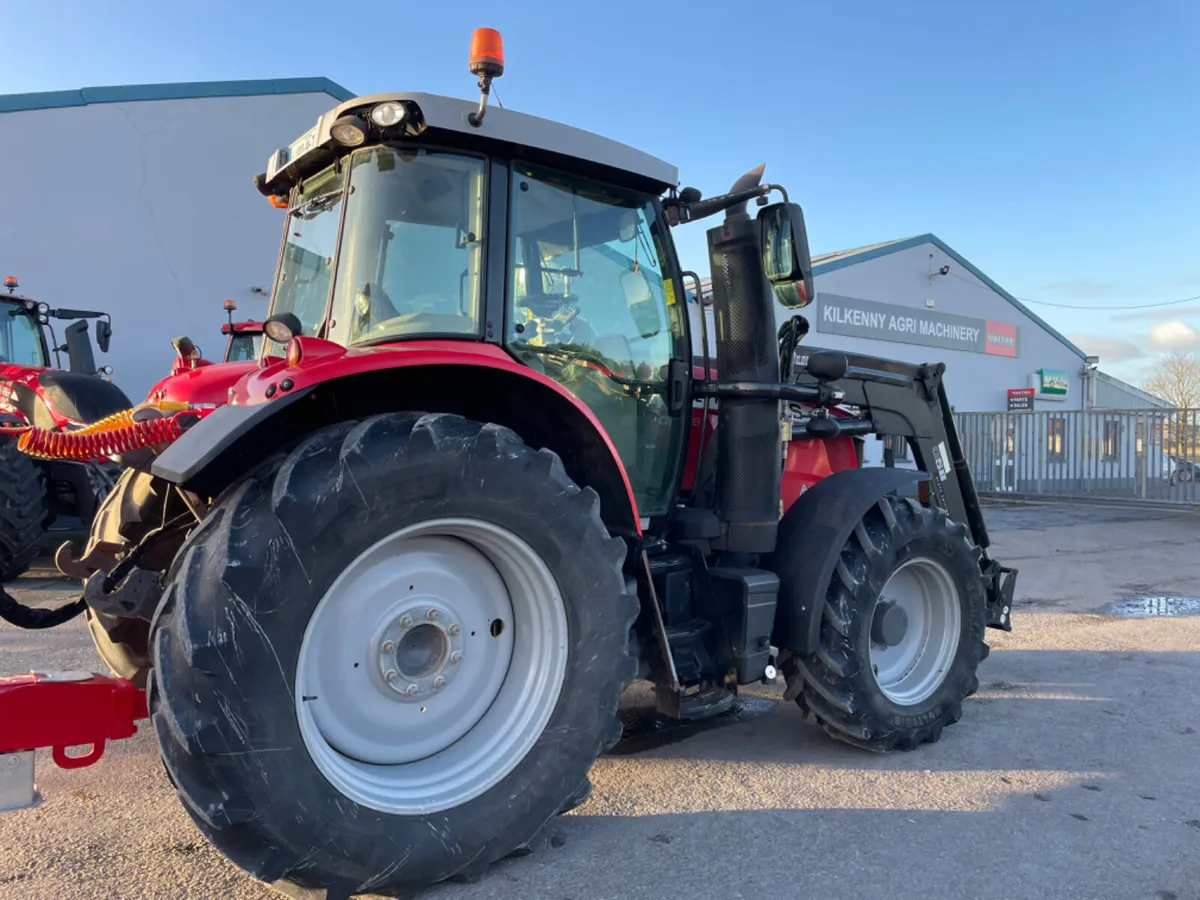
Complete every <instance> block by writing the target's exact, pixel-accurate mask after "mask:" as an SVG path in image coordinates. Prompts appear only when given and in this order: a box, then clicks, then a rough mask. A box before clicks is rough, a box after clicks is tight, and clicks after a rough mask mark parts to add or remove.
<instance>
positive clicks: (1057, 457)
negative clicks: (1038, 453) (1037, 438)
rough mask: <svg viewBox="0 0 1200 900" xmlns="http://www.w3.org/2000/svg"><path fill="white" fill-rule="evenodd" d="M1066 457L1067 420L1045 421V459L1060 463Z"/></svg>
mask: <svg viewBox="0 0 1200 900" xmlns="http://www.w3.org/2000/svg"><path fill="white" fill-rule="evenodd" d="M1066 455H1067V420H1066V419H1047V420H1046V459H1048V460H1049V461H1050V462H1062V461H1063V460H1064V459H1066Z"/></svg>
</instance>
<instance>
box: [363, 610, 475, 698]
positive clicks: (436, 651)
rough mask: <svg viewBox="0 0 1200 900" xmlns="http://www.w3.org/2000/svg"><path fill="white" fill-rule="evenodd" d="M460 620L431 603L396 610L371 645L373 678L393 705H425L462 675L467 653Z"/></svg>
mask: <svg viewBox="0 0 1200 900" xmlns="http://www.w3.org/2000/svg"><path fill="white" fill-rule="evenodd" d="M461 619H462V616H460V615H456V613H455V611H454V609H453V608H452V607H451V605H450V604H449V603H445V602H440V601H438V600H437V599H435V598H433V597H419V598H416V599H415V600H412V601H410V602H407V603H405V604H404V605H403V606H401V607H400V609H399V611H398V612H397V613H396V615H395V616H394V617H393V618H392V620H391V621H390V622H389V623H388V625H387V627H386V628H385V629H384V631H383V634H382V635H380V636H379V638H378V639H377V640H376V641H375V645H376V648H377V653H376V657H377V658H378V660H379V675H380V677H381V678H382V679H383V683H384V684H386V685H387V686H388V687H389V688H391V689H392V690H393V691H395V692H396V694H397V695H398V697H397V699H399V700H401V701H404V702H409V703H419V702H423V701H426V700H428V699H429V698H430V696H431V695H433V694H436V693H439V692H440V691H442V690H443V689H444V688H445V687H446V686H447V685H448V684H450V682H451V681H452V680H453V678H454V676H455V675H457V674H458V673H459V672H460V671H462V668H463V666H462V663H463V660H464V659H465V656H466V652H467V648H466V644H465V642H464V641H463V633H462V626H461V625H459V621H460V620H461Z"/></svg>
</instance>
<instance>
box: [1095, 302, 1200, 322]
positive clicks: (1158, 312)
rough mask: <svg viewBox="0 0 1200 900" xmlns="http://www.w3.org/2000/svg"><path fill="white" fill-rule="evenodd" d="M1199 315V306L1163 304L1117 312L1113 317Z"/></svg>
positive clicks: (1179, 316)
mask: <svg viewBox="0 0 1200 900" xmlns="http://www.w3.org/2000/svg"><path fill="white" fill-rule="evenodd" d="M1197 316H1200V306H1163V307H1159V308H1158V309H1134V310H1130V311H1129V312H1123V313H1118V314H1116V315H1114V316H1113V318H1114V319H1121V320H1123V321H1125V320H1130V319H1147V320H1149V319H1194V318H1196V317H1197Z"/></svg>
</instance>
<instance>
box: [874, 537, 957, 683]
mask: <svg viewBox="0 0 1200 900" xmlns="http://www.w3.org/2000/svg"><path fill="white" fill-rule="evenodd" d="M885 602H886V603H894V604H896V605H897V606H898V607H900V608H901V609H902V610H904V612H905V614H906V615H907V619H908V623H907V629H906V630H905V632H904V636H903V637H902V638H901V639H900V640H899V642H898V643H896V644H895V645H894V646H885V645H882V644H878V643H875V642H874V641H872V643H871V651H870V659H871V671H872V673H873V674H874V676H875V682H876V683H877V684H878V685H879V689H880V690H881V691H882V692H883V694H884V696H886V697H887V698H888V699H889V700H890V701H892V702H893V703H895V704H896V705H898V706H913V705H915V704H918V703H921V702H923V701H925V700H927V699H928V698H929V697H930V696H931V695H932V694H933V693H934V692H935V691H936V690H937V689H938V688H939V687H940V686H941V685H942V683H943V682H944V681H945V680H946V675H947V674H948V673H949V671H950V668H951V666H952V665H953V664H954V658H955V655H956V654H957V652H958V643H959V634H960V630H961V628H962V604H961V598H960V597H959V591H958V586H957V585H956V584H955V582H954V578H953V577H952V576H951V575H950V573H949V571H947V569H946V567H945V566H943V565H942V564H941V563H939V562H936V561H934V560H932V559H925V558H918V559H910V560H908V561H906V562H905V563H904V564H902V565H901V566H900V568H898V569H897V570H896V571H895V572H893V573H892V575H891V577H890V578H889V579H888V580H887V583H886V584H885V585H884V587H883V590H882V591H881V592H880V598H879V600H878V601H877V604H876V605H878V604H879V603H885ZM874 614H875V609H874V608H873V609H872V618H873V617H874Z"/></svg>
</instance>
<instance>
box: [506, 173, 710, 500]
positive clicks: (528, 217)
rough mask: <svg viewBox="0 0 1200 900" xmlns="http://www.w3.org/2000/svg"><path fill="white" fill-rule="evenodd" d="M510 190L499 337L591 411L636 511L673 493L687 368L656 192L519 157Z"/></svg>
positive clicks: (682, 317) (679, 455)
mask: <svg viewBox="0 0 1200 900" xmlns="http://www.w3.org/2000/svg"><path fill="white" fill-rule="evenodd" d="M513 171H514V174H513V183H512V189H511V192H510V197H511V198H512V199H511V206H512V208H511V210H510V224H509V242H510V246H509V265H510V267H511V273H510V275H511V277H510V280H509V303H508V329H507V332H508V333H507V341H506V343H507V346H508V348H509V350H510V352H512V353H513V354H514V355H515V356H516V357H517V358H518V359H520V360H522V361H523V362H524V363H525V364H526V365H529V366H530V367H532V368H534V369H537V370H538V371H541V372H544V373H545V374H546V375H548V376H549V377H551V378H553V379H554V380H555V381H558V382H559V383H560V384H562V385H563V386H564V387H566V388H567V389H568V390H570V391H571V392H572V393H574V394H575V395H576V396H577V397H579V399H580V400H582V401H583V402H584V403H585V404H586V405H587V406H588V408H589V409H591V411H592V412H593V413H594V414H595V416H596V418H597V419H599V420H600V422H601V424H603V425H604V427H605V429H606V430H607V431H608V434H609V437H610V438H611V439H612V441H613V444H614V446H616V448H617V451H618V453H619V454H620V456H621V460H622V462H623V464H624V465H625V469H626V472H627V473H628V475H629V480H630V483H631V485H632V486H633V490H634V495H635V497H636V499H637V503H638V509H639V511H640V512H641V515H642V516H643V517H650V516H659V515H663V514H665V513H666V512H667V511H668V510H669V509H670V506H671V503H672V501H673V499H674V496H675V492H676V488H677V483H678V479H679V471H680V465H681V461H682V448H683V444H684V437H685V432H686V429H687V425H688V422H687V417H686V416H685V415H683V409H682V405H680V407H679V408H676V409H672V408H671V405H670V402H669V398H670V395H671V390H672V388H671V381H672V375H677V373H679V372H688V371H690V370H689V369H687V368H686V367H685V365H684V361H685V360H686V359H687V358H688V352H689V351H688V349H687V332H686V324H685V320H686V316H685V315H684V313H683V311H682V310H681V309H680V308H679V304H678V302H677V296H678V295H677V291H676V285H677V281H676V272H675V263H674V258H673V256H672V255H671V251H670V246H671V245H670V243H669V240H664V235H665V228H666V226H665V224H664V223H663V222H662V220H661V218H660V216H659V213H658V209H659V207H658V205H657V203H656V202H655V200H654V198H652V197H648V196H645V195H637V194H631V193H627V192H622V191H619V190H616V189H613V188H610V187H607V186H605V185H601V184H598V183H595V182H591V181H588V180H585V179H580V178H577V177H575V176H567V175H562V174H559V173H554V172H549V171H544V170H540V169H535V168H529V167H525V166H523V165H517V166H514V170H513Z"/></svg>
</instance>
